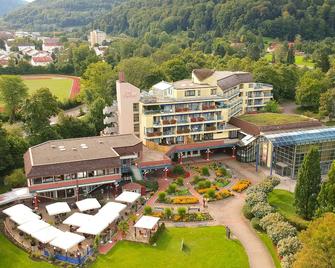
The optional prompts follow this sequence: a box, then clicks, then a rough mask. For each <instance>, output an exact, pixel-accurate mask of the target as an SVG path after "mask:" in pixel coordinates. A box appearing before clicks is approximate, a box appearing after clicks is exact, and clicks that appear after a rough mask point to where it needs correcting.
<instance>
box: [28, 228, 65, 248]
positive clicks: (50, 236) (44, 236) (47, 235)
mask: <svg viewBox="0 0 335 268" xmlns="http://www.w3.org/2000/svg"><path fill="white" fill-rule="evenodd" d="M61 234H63V232H62V231H61V230H59V229H57V228H56V227H54V226H49V227H47V228H44V229H42V230H39V231H37V232H34V233H32V234H31V236H32V237H33V238H35V239H37V240H38V241H40V242H41V243H43V244H46V243H49V242H50V241H51V240H54V239H55V238H56V237H58V236H60V235H61Z"/></svg>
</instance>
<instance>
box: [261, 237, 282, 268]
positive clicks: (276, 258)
mask: <svg viewBox="0 0 335 268" xmlns="http://www.w3.org/2000/svg"><path fill="white" fill-rule="evenodd" d="M257 234H258V236H259V238H260V239H261V240H262V241H263V244H264V245H265V246H266V248H267V249H268V251H269V252H270V254H271V257H272V259H273V262H274V264H275V266H276V268H281V265H280V259H279V256H278V254H277V250H276V247H275V246H274V244H273V243H272V241H271V239H270V237H269V236H268V235H267V234H266V233H263V232H257Z"/></svg>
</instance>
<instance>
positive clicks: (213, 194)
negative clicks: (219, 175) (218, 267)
mask: <svg viewBox="0 0 335 268" xmlns="http://www.w3.org/2000/svg"><path fill="white" fill-rule="evenodd" d="M207 196H208V198H210V199H215V190H214V189H209V190H208V191H207Z"/></svg>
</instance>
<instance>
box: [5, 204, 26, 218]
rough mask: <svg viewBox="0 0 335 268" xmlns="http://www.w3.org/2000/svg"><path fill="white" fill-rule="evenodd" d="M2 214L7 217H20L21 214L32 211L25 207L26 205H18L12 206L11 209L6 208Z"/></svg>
mask: <svg viewBox="0 0 335 268" xmlns="http://www.w3.org/2000/svg"><path fill="white" fill-rule="evenodd" d="M2 212H3V213H5V214H6V215H7V216H9V217H13V216H16V215H20V214H22V213H26V212H28V213H29V212H32V209H31V208H29V207H27V206H26V205H23V204H18V205H14V206H12V207H9V208H6V209H5V210H3V211H2Z"/></svg>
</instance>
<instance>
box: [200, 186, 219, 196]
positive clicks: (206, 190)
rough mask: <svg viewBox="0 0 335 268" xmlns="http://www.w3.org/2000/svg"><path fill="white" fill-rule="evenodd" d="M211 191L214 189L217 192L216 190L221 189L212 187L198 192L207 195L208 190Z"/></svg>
mask: <svg viewBox="0 0 335 268" xmlns="http://www.w3.org/2000/svg"><path fill="white" fill-rule="evenodd" d="M210 189H213V190H214V191H216V190H218V189H219V188H218V187H217V186H215V185H213V186H211V187H209V188H203V189H198V190H197V192H198V193H199V194H205V193H207V192H208V190H210Z"/></svg>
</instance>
